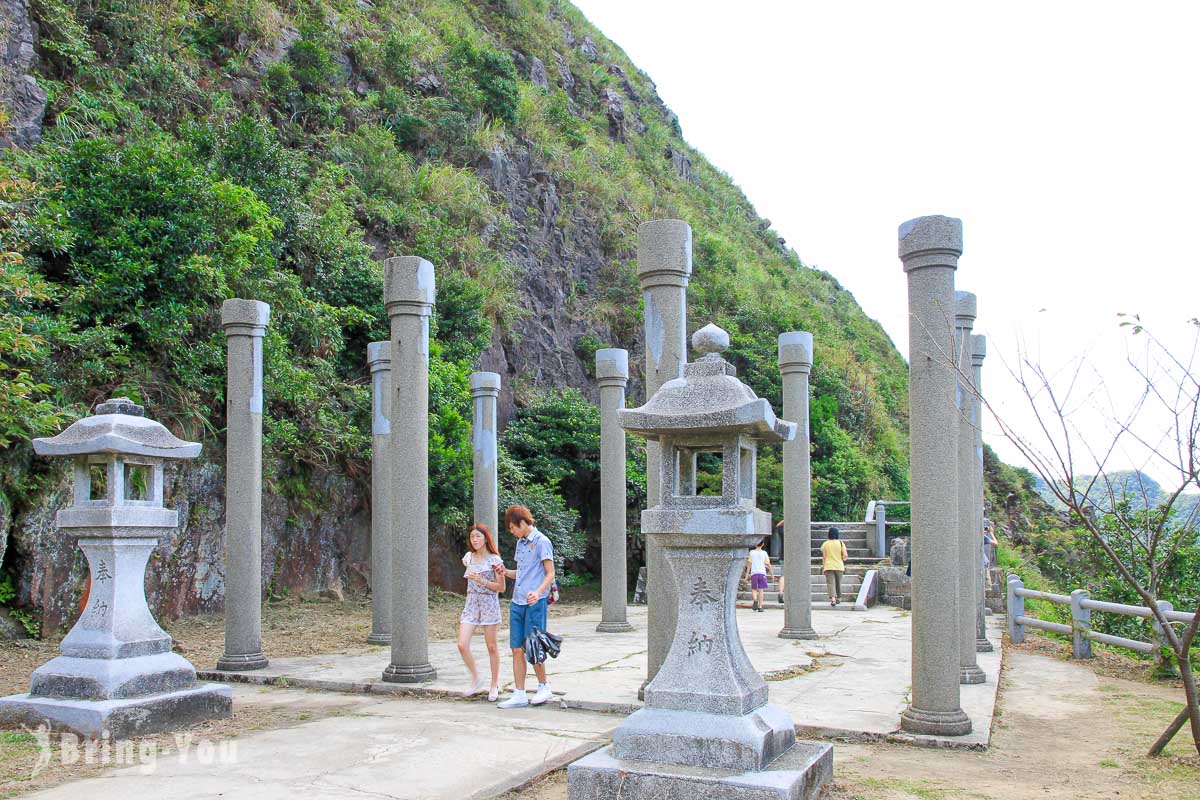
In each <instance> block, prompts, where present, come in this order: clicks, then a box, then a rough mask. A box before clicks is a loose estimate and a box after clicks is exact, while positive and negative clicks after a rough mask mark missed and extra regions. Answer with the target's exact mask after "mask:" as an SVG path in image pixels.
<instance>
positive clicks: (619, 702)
mask: <svg viewBox="0 0 1200 800" xmlns="http://www.w3.org/2000/svg"><path fill="white" fill-rule="evenodd" d="M628 619H629V622H630V623H631V624H632V625H633V627H634V630H633V631H630V632H628V633H597V632H596V630H595V628H596V624H597V623H598V622H599V621H600V609H599V608H598V607H597V608H596V610H595V611H591V612H588V613H585V614H580V615H578V616H573V617H565V618H556V617H555V615H554V613H553V611H552V612H551V617H550V625H549V627H550V629H551V630H552V631H553V632H554V633H557V634H559V635H561V636H562V637H563V651H562V655H561V656H560V657H559V658H558V659H557V660H556V661H551V662H550V665H549V672H550V682H551V684H552V686H553V687H554V691H555V694H556V695H558V698H559V702H560V705H561V706H562V707H564V708H570V709H583V710H590V711H601V712H610V713H615V714H629V713H632V712H633V711H635V710H637V709H638V708H641V703H640V702H638V700H637V690H638V687H639V686H640V685H641V682H642V680H643V678H644V676H645V674H646V608H645V606H630V607H629V608H628ZM782 625H783V613H782V612H781V611H780V610H778V609H768V610H767V611H765V612H753V611H749V610H745V609H742V610H739V611H738V626H739V629H740V631H741V636H742V641H743V643H744V644H745V647H746V652H747V654H748V655H749V657H750V661H751V662H752V663H753V664H754V666H755V668H756V669H758V671H759V672H760V673H761V674H762V675H763V677H764V678H765V679H766V680H767V682H768V684H769V686H770V692H771V702H772V703H775V704H777V705H780V706H782V707H783V708H784V709H786V710H787V711H788V712H789V713H790V714H791V715H792V718H793V719H794V720H795V723H796V732H797V735H798V736H799V737H800V738H805V737H814V736H817V737H824V738H835V739H852V740H896V741H907V742H913V743H916V744H924V745H930V746H938V747H967V748H985V747H987V745H988V741H989V739H990V736H991V723H992V715H993V712H994V709H995V705H996V688H997V680H998V678H999V673H1000V660H1001V647H1000V640H1001V636H1000V633H1001V631H1002V626H1003V617H1000V616H996V617H989V618H988V637H989V638H990V639H991V641H992V644H993V645H994V648H995V649H994V650H993V652H991V653H979V654H978V659H979V665H980V667H982V669H983V670H984V672H985V673H986V675H987V681H986V682H985V683H982V684H978V685H974V686H963V687H962V708H963V710H964V711H965V712H966V713H967V715H968V716H969V717H970V718H971V721H972V723H973V730H972V732H971V733H970V734H968V735H967V736H959V737H938V736H913V735H910V734H907V733H901V732H900V730H899V729H900V712H901V711H903V710H904V708H905V707H906V705H907V703H908V693H909V688H910V680H909V677H910V660H911V658H912V629H911V615H910V614H909V613H908V612H905V611H900V610H897V609H893V608H889V607H883V606H877V607H875V608H872V609H869V610H868V611H866V612H862V613H858V614H844V613H838V612H835V611H832V610H830V609H828V607H825V608H824V609H822V608H821V607H820V606H814V609H813V627H814V628H816V630H817V633H818V634H819V635H820V638H819V639H817V640H809V641H803V640H786V639H779V638H778V637H777V636H776V634H777V633H778V632H779V629H780V628H781V627H782ZM474 649H475V654H476V658H477V659H478V658H479V657H480V655H482V654H484V653H485V652H486V651H485V649H484V644H483V639H482V637H477V638H476V641H475V644H474ZM429 653H430V659H431V661H432V662H433V664H434V666H435V667H436V668H437V673H438V677H437V680H435V681H432V682H430V683H427V684H404V685H400V684H393V683H384V682H383V681H382V680H380V675H381V673H382V671H383V668H384V667H385V666H386V665H387V659H388V653H387V651H386V650H385V649H381V648H368V647H366V646H364V648H363V649H361V650H354V651H349V652H346V653H339V654H328V655H314V656H310V657H305V658H280V659H271V663H270V665H269V666H268V667H267V668H266V669H261V670H255V671H253V672H216V671H207V672H201V673H200V677H202V678H206V679H209V680H220V681H223V682H226V683H229V682H242V683H251V684H262V685H277V686H290V687H299V688H311V689H324V690H328V691H341V692H358V693H368V694H374V693H378V694H391V695H417V696H434V697H436V696H454V695H458V694H460V693H461V692H462V690H463V689H464V688H465V687H466V685H467V683H468V675H467V671H466V668H465V667H464V666H463V664H462V661H461V659H460V658H459V656H458V650H457V646H456V644H455V643H454V642H453V641H433V642H430V643H429ZM501 664H502V672H501V682H502V686H510V685H511V680H512V664H511V659H509V657H508V653H507V652H505V653H503V654H502V658H501ZM481 701H482V698H481Z"/></svg>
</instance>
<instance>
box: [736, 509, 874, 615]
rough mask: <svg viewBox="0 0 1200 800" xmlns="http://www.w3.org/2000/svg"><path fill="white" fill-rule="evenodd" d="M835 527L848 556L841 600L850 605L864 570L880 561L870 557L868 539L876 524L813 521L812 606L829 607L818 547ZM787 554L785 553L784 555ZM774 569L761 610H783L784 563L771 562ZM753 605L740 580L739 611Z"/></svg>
mask: <svg viewBox="0 0 1200 800" xmlns="http://www.w3.org/2000/svg"><path fill="white" fill-rule="evenodd" d="M830 527H836V528H837V529H838V530H839V531H840V534H841V540H842V542H843V543H844V544H845V545H846V550H847V552H848V553H849V554H850V557H849V558H848V559H847V560H846V571H845V572H844V573H843V574H842V595H841V598H840V601H841V602H843V603H850V604H851V605H853V603H854V600H855V598H856V597H857V596H858V590H859V588H860V587H861V586H862V582H863V576H864V575H866V572H867V570H869V569H873V568H874V567H875V565H876V564H877V563H878V562H879V559H878V558H875V557H874V556H872V555H871V546H870V539H869V538H868V537H870V536H874V535H875V525H874V524H873V523H863V522H814V523H813V524H812V552H811V553H810V554H809V557H810V559H811V566H810V572H809V574H810V580H811V581H812V603H813V605H814V606H818V605H824V606H828V605H829V592H828V589H827V588H826V584H825V575H824V574H823V573H822V572H821V545H822V544H824V543H825V541H826V536H827V531H828V530H829V528H830ZM785 555H786V554H785ZM771 566H772V567H774V569H775V577H774V578H772V577H770V576H767V589H766V592H765V593H764V597H763V600H764V603H763V607H764V608H783V604H782V603H781V602H779V577H780V576H781V575H783V562H782V561H776V560H775V559H772V560H771ZM752 602H753V596H752V595H751V593H750V581H749V580H745V581H742V582H741V583H740V584H739V585H738V593H737V604H738V607H740V608H749V607H750V605H751V604H752Z"/></svg>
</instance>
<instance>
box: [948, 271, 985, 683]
mask: <svg viewBox="0 0 1200 800" xmlns="http://www.w3.org/2000/svg"><path fill="white" fill-rule="evenodd" d="M954 305H955V309H954V362H955V365H956V368H955V372H956V375H957V379H958V387H957V390H956V392H955V404H956V405H957V406H958V418H957V420H956V421H957V423H958V462H957V463H958V468H957V469H956V470H955V474H956V476H957V482H958V574H957V576H956V577H957V580H958V666H959V680H961V681H962V682H963V683H983V682H984V681H986V680H987V676H986V675H984V674H983V670H982V669H980V668H979V664H978V663H976V660H975V638H976V637H975V611H976V608H977V606H978V603H977V601H976V597H975V596H976V594H978V592H979V571H980V569H981V567H982V564H981V559H982V557H983V525H982V523H980V521H979V519H980V517H981V514H980V513H979V512H977V511H976V509H975V429H976V427H977V426H976V424H975V422H976V419H977V418H978V416H979V414H978V412H977V411H976V409H975V405H976V403H975V387H974V385H973V384H972V383H971V381H970V376H971V328H973V327H974V325H975V315H976V311H975V309H976V302H975V295H973V294H971V293H970V292H955V293H954Z"/></svg>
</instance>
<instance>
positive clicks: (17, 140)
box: [0, 0, 46, 554]
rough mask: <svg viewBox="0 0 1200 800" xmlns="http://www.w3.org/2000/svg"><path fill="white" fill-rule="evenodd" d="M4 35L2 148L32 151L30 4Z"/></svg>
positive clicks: (36, 117)
mask: <svg viewBox="0 0 1200 800" xmlns="http://www.w3.org/2000/svg"><path fill="white" fill-rule="evenodd" d="M0 35H2V36H3V40H2V43H0V147H22V148H25V147H32V146H33V145H35V144H37V143H38V142H40V141H41V140H42V117H43V116H44V115H45V113H46V90H45V89H43V88H42V87H41V85H39V84H38V82H37V79H36V78H34V77H33V75H32V72H33V69H34V67H36V66H37V52H36V51H35V50H34V43H35V38H36V36H35V31H34V27H33V22H32V21H31V20H30V18H29V3H28V0H0ZM2 553H3V551H2V550H0V554H2Z"/></svg>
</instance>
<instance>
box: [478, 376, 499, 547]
mask: <svg viewBox="0 0 1200 800" xmlns="http://www.w3.org/2000/svg"><path fill="white" fill-rule="evenodd" d="M498 397H500V376H499V375H498V374H496V373H495V372H472V373H471V405H472V407H473V409H474V410H473V412H472V415H471V449H472V450H473V451H474V456H473V459H472V465H473V466H474V470H473V473H474V484H475V486H474V488H475V491H474V498H475V500H474V502H475V522H482V523H483V524H484V525H487V526H488V530H490V531H491V532H492V536H493V538H495V540H496V544H497V545H499V544H500V531H499V530H497V529H496V526H497V525H498V524H499V523H498V518H499V514H500V511H499V509H500V497H499V491H500V484H499V473H498V472H497V466H496V451H497V447H498V446H497V442H496V399H497V398H498Z"/></svg>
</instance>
